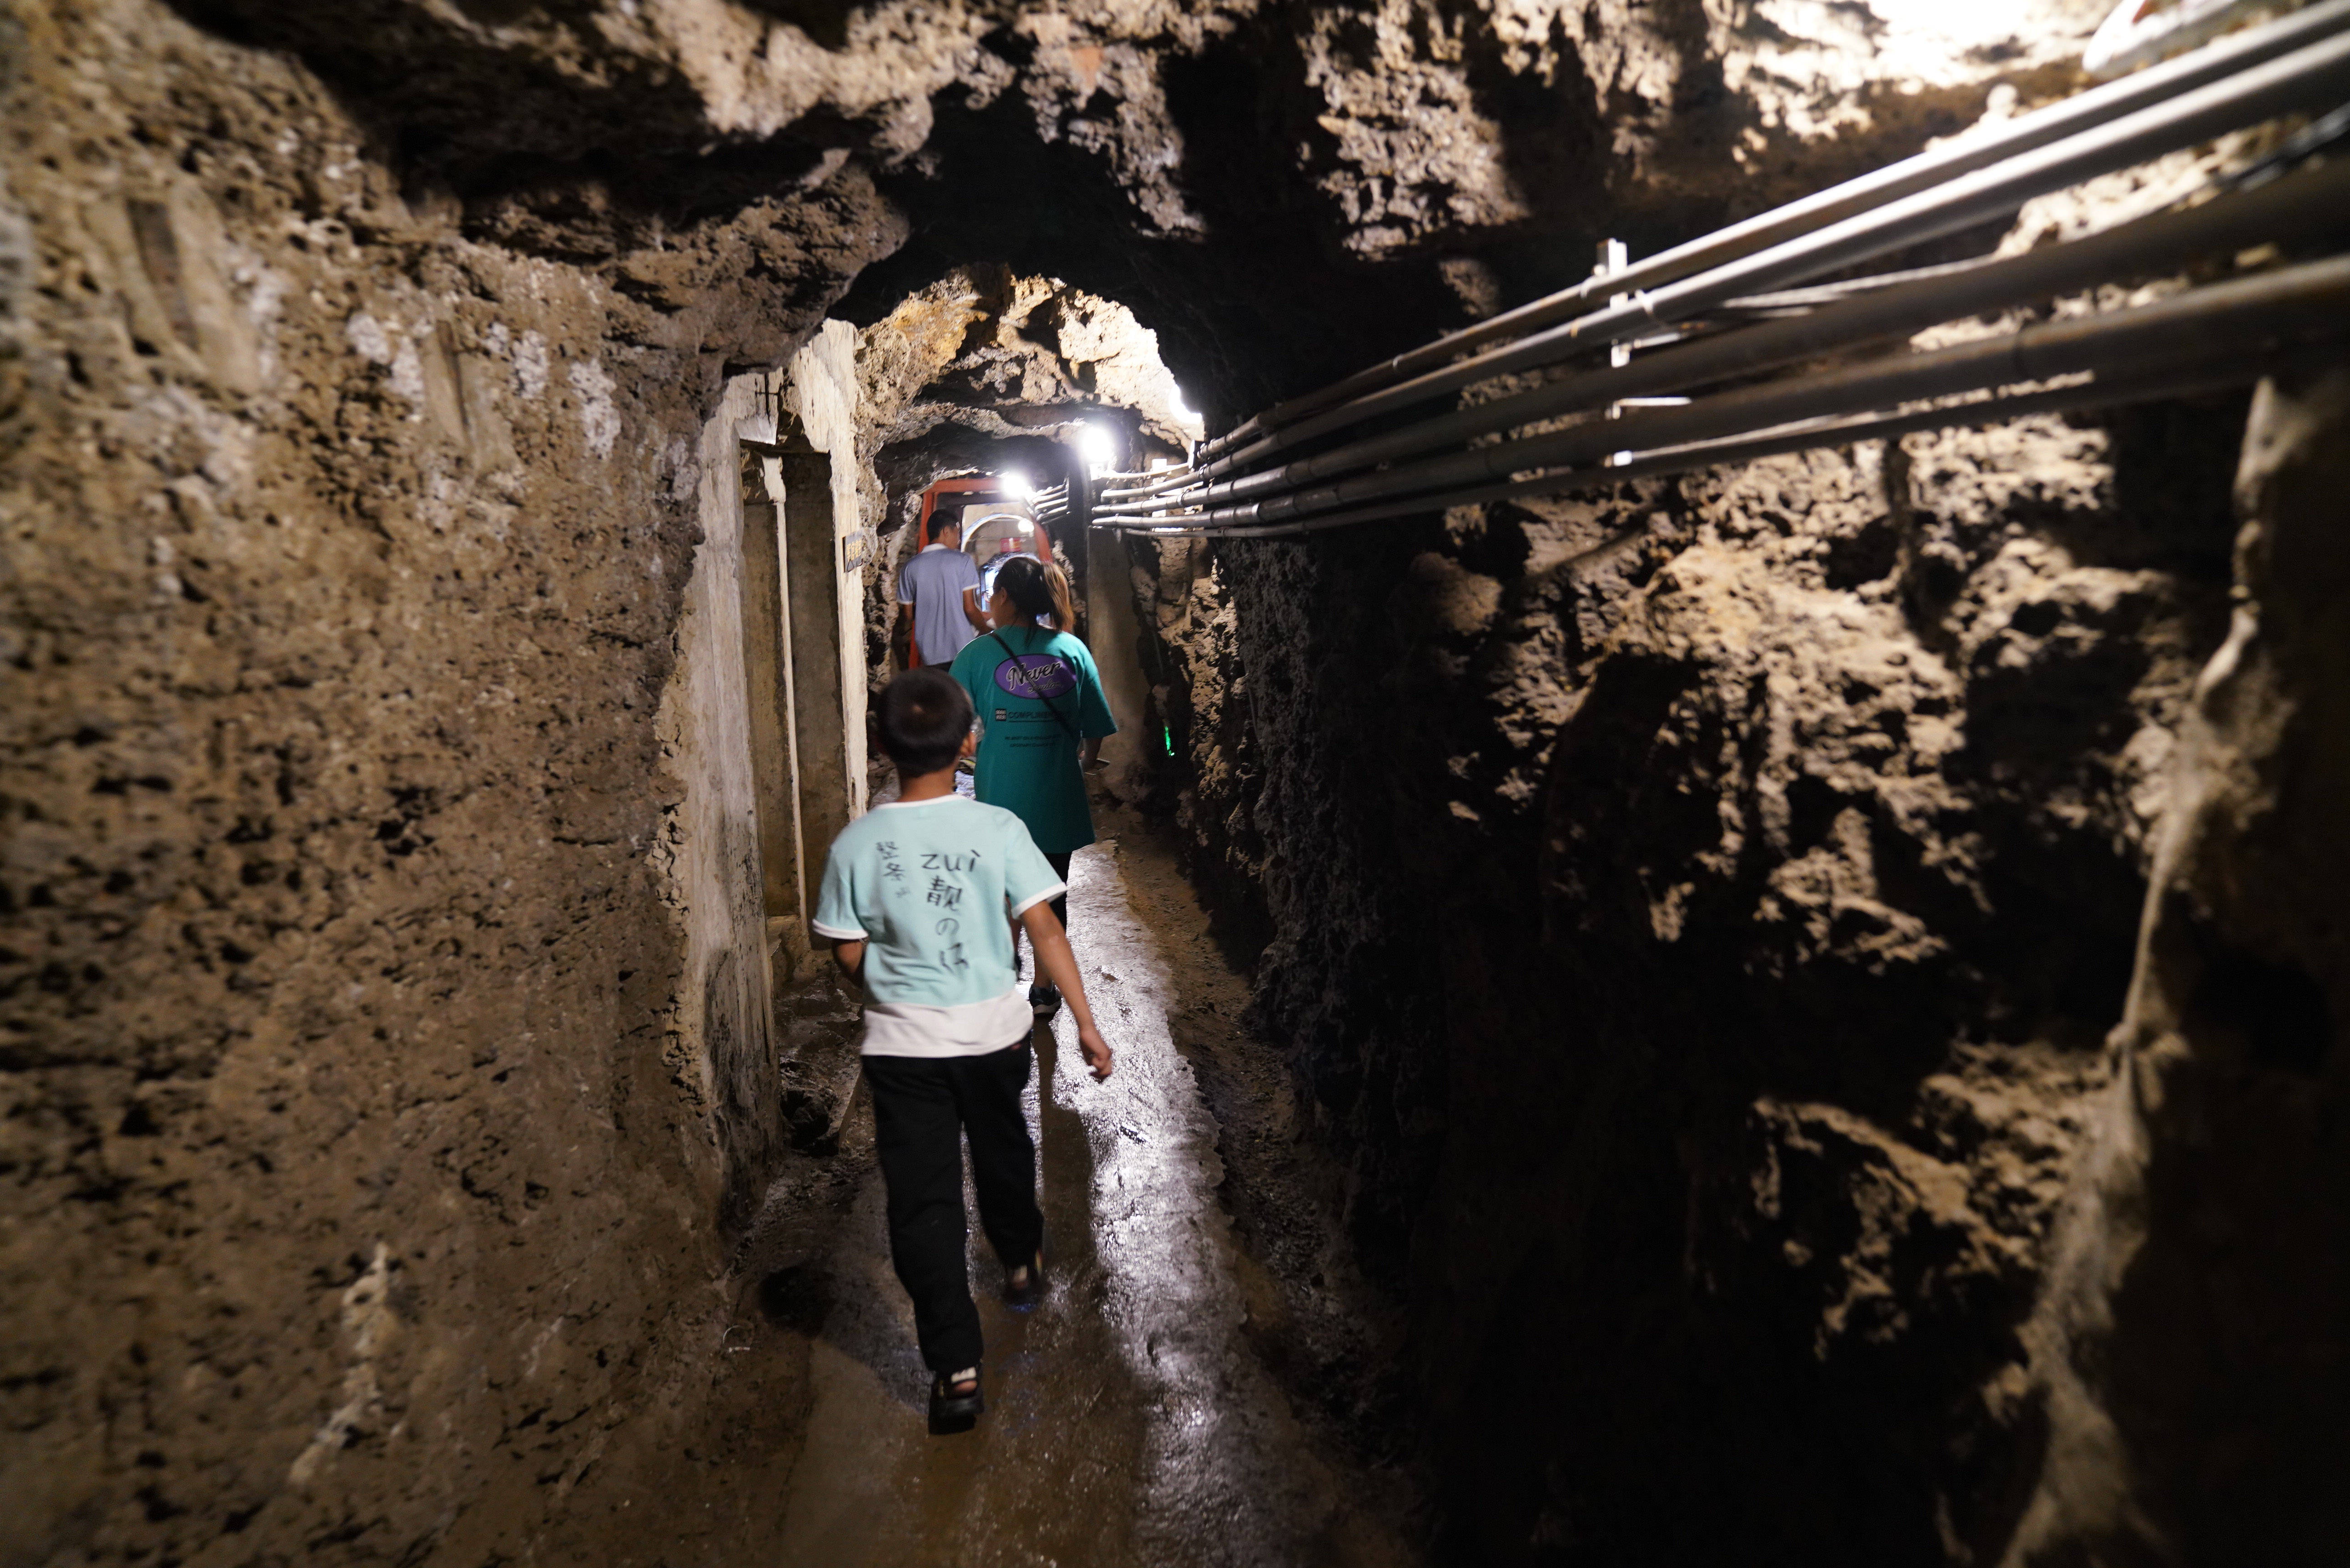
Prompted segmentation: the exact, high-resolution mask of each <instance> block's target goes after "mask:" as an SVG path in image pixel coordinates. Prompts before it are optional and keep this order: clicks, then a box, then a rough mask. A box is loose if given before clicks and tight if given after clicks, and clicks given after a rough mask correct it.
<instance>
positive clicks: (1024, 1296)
mask: <svg viewBox="0 0 2350 1568" xmlns="http://www.w3.org/2000/svg"><path fill="white" fill-rule="evenodd" d="M1044 1299H1045V1250H1044V1249H1043V1248H1041V1247H1039V1248H1038V1249H1037V1250H1036V1255H1035V1257H1034V1258H1031V1259H1030V1260H1029V1261H1028V1262H1024V1263H1023V1264H1021V1265H1020V1266H1019V1267H1018V1268H1016V1269H1006V1270H1004V1271H1003V1304H1004V1305H1005V1306H1008V1307H1015V1308H1026V1307H1032V1306H1035V1304H1036V1303H1038V1302H1040V1301H1043V1300H1044Z"/></svg>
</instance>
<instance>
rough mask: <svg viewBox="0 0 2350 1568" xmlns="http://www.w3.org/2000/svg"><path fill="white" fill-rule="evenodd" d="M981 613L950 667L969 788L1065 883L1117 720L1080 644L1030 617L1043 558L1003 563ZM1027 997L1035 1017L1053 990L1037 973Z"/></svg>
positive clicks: (1047, 609) (1049, 1006)
mask: <svg viewBox="0 0 2350 1568" xmlns="http://www.w3.org/2000/svg"><path fill="white" fill-rule="evenodd" d="M987 613H988V616H989V618H991V619H992V620H993V621H994V622H995V629H994V630H993V631H990V632H983V633H982V634H981V635H980V636H978V637H975V638H973V639H972V640H971V641H970V642H968V643H966V644H964V646H963V650H962V652H961V653H959V654H957V655H956V656H955V661H954V667H953V669H952V670H951V671H950V673H951V674H952V675H953V676H954V679H955V680H956V682H957V683H958V684H960V685H961V686H962V689H963V690H964V691H968V692H970V693H971V705H972V708H973V709H974V710H976V711H978V713H979V762H978V768H977V774H978V777H977V778H976V780H975V781H974V783H975V785H976V789H977V793H978V795H979V798H980V800H981V801H982V802H983V803H984V804H985V805H1000V806H1002V807H1003V809H1005V810H1006V811H1009V812H1011V813H1012V814H1013V815H1015V816H1017V817H1019V818H1020V820H1021V821H1022V822H1023V823H1025V824H1026V825H1027V827H1028V836H1030V837H1031V838H1034V839H1035V841H1036V847H1037V848H1038V849H1040V850H1042V851H1044V855H1045V859H1047V860H1049V861H1051V862H1052V863H1053V869H1054V871H1055V873H1057V874H1058V875H1059V877H1060V878H1061V879H1062V880H1063V881H1064V882H1066V881H1067V880H1068V877H1069V857H1070V856H1071V855H1073V854H1075V853H1076V851H1078V850H1080V849H1082V848H1084V847H1085V846H1087V845H1088V844H1091V843H1092V842H1093V841H1094V814H1093V807H1092V805H1090V804H1088V803H1087V799H1086V775H1085V769H1086V766H1087V764H1088V763H1091V762H1092V761H1093V760H1094V756H1095V754H1096V753H1098V752H1099V751H1100V750H1101V739H1102V737H1103V736H1104V735H1113V734H1116V733H1117V732H1118V723H1117V722H1116V721H1115V720H1113V719H1111V717H1110V716H1109V704H1108V703H1107V701H1104V700H1103V698H1102V689H1101V675H1100V672H1099V671H1097V670H1095V668H1094V656H1093V654H1092V653H1091V652H1090V651H1088V650H1087V648H1086V645H1085V644H1084V643H1082V642H1079V641H1078V640H1077V639H1076V638H1074V637H1072V636H1070V635H1069V634H1068V633H1067V632H1065V631H1055V630H1053V629H1052V628H1050V627H1047V626H1040V625H1038V624H1037V623H1038V622H1039V621H1042V620H1045V618H1048V617H1050V616H1051V615H1052V614H1053V588H1052V584H1051V582H1050V580H1049V579H1048V578H1047V577H1046V576H1045V566H1044V563H1043V562H1041V561H1038V560H1035V558H1033V557H1031V556H1014V557H1013V558H1012V559H1011V560H1010V561H1008V562H1006V563H1005V564H1004V566H1003V570H1002V571H1000V572H998V573H997V574H996V575H995V591H994V592H993V594H992V595H990V596H989V597H988V601H987ZM1053 913H1054V914H1055V916H1056V917H1058V918H1059V919H1060V921H1061V923H1062V925H1063V926H1064V927H1066V925H1067V924H1068V918H1069V910H1068V898H1067V896H1066V894H1065V895H1063V896H1062V897H1061V898H1056V899H1055V900H1054V901H1053ZM1028 1001H1029V1004H1030V1006H1031V1007H1032V1008H1033V1009H1034V1010H1035V1012H1036V1013H1037V1014H1038V1015H1039V1016H1044V1017H1049V1016H1050V1015H1051V1014H1052V1013H1053V1012H1054V1011H1055V1009H1057V1008H1058V1007H1059V1006H1060V1005H1061V996H1060V992H1056V991H1055V990H1054V989H1053V988H1052V987H1051V986H1050V985H1047V984H1044V983H1042V982H1041V981H1040V982H1039V983H1037V984H1035V985H1032V986H1030V987H1029V988H1028Z"/></svg>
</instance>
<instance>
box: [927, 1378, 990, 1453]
mask: <svg viewBox="0 0 2350 1568" xmlns="http://www.w3.org/2000/svg"><path fill="white" fill-rule="evenodd" d="M964 1386H969V1388H970V1389H971V1392H970V1393H968V1394H958V1393H956V1392H955V1390H956V1389H958V1388H961V1387H964ZM986 1407H987V1403H986V1401H985V1400H983V1398H981V1397H980V1391H979V1368H978V1367H976V1366H967V1367H965V1368H963V1369H962V1371H961V1372H958V1373H956V1374H955V1375H954V1376H951V1377H949V1376H946V1375H944V1374H943V1373H940V1374H933V1375H932V1376H931V1436H932V1437H933V1438H951V1437H952V1436H954V1434H956V1433H957V1432H968V1431H970V1430H971V1429H972V1428H973V1427H976V1426H978V1425H979V1413H980V1412H981V1411H982V1410H983V1409H985V1408H986Z"/></svg>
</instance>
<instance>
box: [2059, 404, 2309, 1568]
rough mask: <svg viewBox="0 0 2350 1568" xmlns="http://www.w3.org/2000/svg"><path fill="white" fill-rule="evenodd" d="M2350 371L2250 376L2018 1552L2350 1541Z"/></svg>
mask: <svg viewBox="0 0 2350 1568" xmlns="http://www.w3.org/2000/svg"><path fill="white" fill-rule="evenodd" d="M2346 435H2350V373H2345V371H2342V370H2339V369H2337V370H2334V371H2332V372H2330V373H2327V374H2324V375H2322V376H2314V377H2306V378H2294V379H2291V380H2287V381H2279V382H2272V383H2267V384H2264V385H2263V386H2262V388H2261V389H2260V392H2259V394H2258V396H2257V398H2256V400H2255V401H2254V404H2253V408H2252V413H2251V423H2250V427H2249V430H2248V432H2247V436H2246V441H2245V449H2244V456H2243V464H2242V468H2241V472H2240V475H2239V481H2238V487H2239V500H2240V504H2241V510H2242V514H2243V517H2244V527H2243V530H2242V532H2241V535H2239V536H2238V539H2237V546H2236V561H2237V566H2236V575H2237V580H2238V582H2239V584H2240V585H2241V591H2240V594H2239V596H2238V600H2237V603H2236V606H2235V609H2234V615H2233V618H2232V624H2231V626H2230V630H2229V635H2228V639H2227V641H2226V643H2225V644H2224V645H2223V646H2222V647H2221V648H2220V651H2219V652H2218V653H2217V654H2216V655H2214V656H2213V658H2212V659H2211V660H2210V663H2209V664H2208V665H2207V666H2206V667H2205V669H2204V670H2203V672H2202V674H2201V676H2200V678H2199V680H2198V681H2197V683H2196V686H2195V690H2194V692H2193V697H2192V701H2191V702H2190V703H2189V706H2188V708H2187V709H2186V711H2184V713H2183V714H2182V721H2183V722H2182V723H2181V724H2180V726H2179V732H2178V748H2177V753H2176V754H2175V756H2174V759H2173V762H2172V765H2171V767H2170V768H2169V770H2168V794H2167V799H2166V802H2165V805H2166V809H2165V813H2164V816H2163V820H2162V827H2161V833H2160V836H2159V839H2158V845H2157V847H2156V853H2155V859H2154V867H2153V873H2152V877H2151V888H2150V891H2149V897H2148V898H2147V908H2146V918H2145V921H2144V924H2143V927H2142V929H2141V932H2140V939H2139V947H2138V953H2137V970H2136V972H2135V974H2134V976H2133V978H2132V981H2131V986H2130V997H2129V1003H2128V1007H2127V1010H2126V1013H2125V1015H2124V1017H2123V1020H2122V1023H2121V1026H2120V1027H2119V1028H2118V1029H2117V1030H2116V1031H2115V1033H2114V1035H2113V1038H2112V1040H2111V1042H2110V1043H2109V1048H2108V1054H2109V1059H2110V1060H2111V1062H2112V1063H2113V1064H2114V1066H2115V1067H2116V1073H2115V1075H2114V1078H2113V1081H2112V1083H2111V1084H2110V1085H2109V1086H2108V1087H2107V1088H2106V1089H2105V1090H2104V1091H2103V1092H2102V1093H2101V1094H2100V1095H2099V1096H2097V1098H2096V1101H2095V1105H2094V1107H2093V1110H2092V1116H2091V1120H2090V1133H2091V1136H2090V1138H2089V1140H2088V1143H2087V1147H2086V1149H2085V1154H2084V1158H2082V1159H2081V1160H2080V1162H2079V1166H2078V1168H2077V1170H2076V1172H2075V1175H2074V1183H2073V1188H2072V1191H2071V1194H2070V1202H2069V1204H2068V1206H2067V1209H2066V1211H2065V1212H2064V1219H2063V1223H2062V1228H2061V1230H2060V1231H2059V1236H2058V1243H2057V1251H2056V1259H2055V1266H2054V1268H2053V1269H2052V1271H2051V1278H2050V1284H2049V1288H2048V1289H2047V1290H2046V1292H2045V1293H2044V1294H2043V1299H2042V1302H2041V1303H2040V1306H2039V1309H2038V1310H2037V1311H2036V1312H2035V1313H2034V1314H2033V1318H2032V1320H2031V1322H2030V1323H2029V1324H2028V1325H2027V1326H2026V1329H2025V1343H2026V1344H2027V1345H2029V1346H2030V1347H2031V1350H2032V1353H2033V1366H2034V1370H2035V1372H2036V1374H2037V1375H2038V1378H2039V1381H2040V1383H2041V1385H2042V1386H2043V1388H2044V1390H2045V1397H2046V1400H2047V1417H2046V1418H2047V1423H2048V1428H2049V1435H2048V1439H2047V1449H2048V1461H2047V1463H2046V1465H2045V1467H2044V1469H2043V1472H2042V1474H2041V1475H2040V1477H2039V1478H2038V1484H2037V1486H2036V1487H2035V1488H2034V1490H2033V1498H2032V1501H2031V1504H2030V1507H2029V1510H2028V1511H2027V1512H2026V1515H2025V1518H2024V1521H2023V1523H2022V1528H2021V1530H2020V1532H2019V1547H2018V1553H2017V1555H2018V1558H2019V1560H2022V1561H2041V1560H2051V1559H2053V1560H2057V1561H2062V1560H2063V1559H2064V1553H2065V1552H2074V1553H2075V1554H2077V1553H2079V1552H2081V1551H2082V1550H2083V1549H2085V1550H2087V1551H2088V1552H2094V1553H2095V1555H2096V1556H2097V1558H2099V1559H2102V1560H2106V1561H2117V1562H2126V1561H2132V1560H2138V1561H2152V1562H2161V1561H2187V1562H2195V1563H2239V1562H2240V1563H2327V1562H2337V1561H2339V1560H2341V1558H2342V1556H2343V1554H2344V1553H2345V1552H2350V1512H2345V1509H2344V1507H2343V1504H2342V1502H2341V1495H2342V1494H2341V1487H2340V1478H2341V1477H2342V1476H2343V1475H2344V1474H2345V1471H2346V1470H2350V1443H2346V1442H2345V1433H2344V1430H2343V1427H2342V1423H2341V1421H2340V1418H2339V1417H2340V1412H2341V1411H2342V1409H2343V1407H2344V1402H2345V1398H2350V1388H2345V1365H2344V1361H2343V1358H2342V1356H2341V1354H2340V1350H2339V1345H2340V1337H2339V1336H2340V1332H2341V1324H2343V1322H2344V1321H2345V1314H2350V1299H2345V1298H2346V1297H2350V1225H2345V1215H2350V1160H2345V1153H2344V1149H2343V1147H2342V1140H2341V1138H2340V1137H2339V1136H2338V1133H2337V1131H2336V1130H2335V1129H2336V1128H2337V1127H2339V1125H2340V1118H2341V1116H2342V1114H2343V1098H2344V1092H2345V1083H2344V1074H2345V1061H2344V1054H2343V1053H2342V1052H2341V1051H2340V1050H2339V1049H2337V1048H2336V1045H2337V1041H2338V1035H2339V1025H2338V1022H2337V1021H2338V1020H2340V1019H2341V1018H2342V1017H2343V1016H2345V1008H2350V992H2345V986H2350V954H2345V951H2344V942H2345V932H2350V923H2346V922H2345V908H2344V904H2345V895H2344V888H2345V886H2350V882H2346V881H2345V873H2350V866H2345V821H2344V813H2343V802H2344V801H2345V799H2350V750H2345V739H2344V737H2345V734H2350V729H2345V716H2344V713H2343V704H2344V700H2345V699H2344V693H2345V691H2350V686H2345V677H2346V676H2350V668H2345V659H2350V576H2345V560H2344V555H2343V552H2342V549H2341V546H2340V541H2339V539H2338V537H2337V535H2336V529H2337V527H2338V519H2339V516H2340V512H2341V499H2340V498H2341V494H2342V485H2343V483H2344V481H2345V452H2350V441H2345V436H2346Z"/></svg>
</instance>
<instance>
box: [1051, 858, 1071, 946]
mask: <svg viewBox="0 0 2350 1568" xmlns="http://www.w3.org/2000/svg"><path fill="white" fill-rule="evenodd" d="M1045 865H1047V866H1050V867H1052V868H1053V875H1054V876H1055V877H1059V878H1060V879H1061V883H1062V885H1063V886H1064V887H1066V886H1067V885H1068V880H1069V857H1067V856H1066V855H1047V856H1045ZM1053 919H1056V920H1058V921H1060V922H1061V929H1063V930H1065V931H1066V930H1067V929H1069V896H1068V895H1067V894H1066V893H1064V894H1062V895H1061V896H1060V897H1059V898H1055V899H1054V900H1053Z"/></svg>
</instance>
